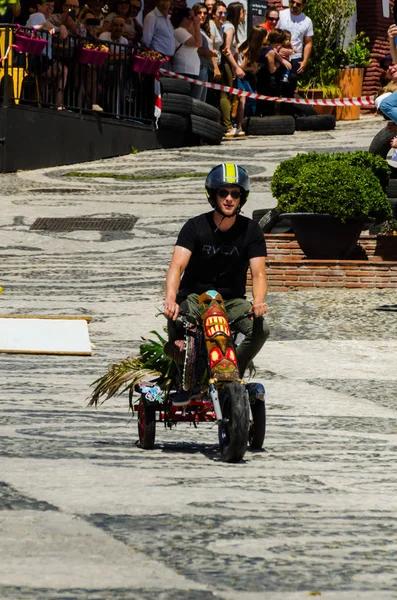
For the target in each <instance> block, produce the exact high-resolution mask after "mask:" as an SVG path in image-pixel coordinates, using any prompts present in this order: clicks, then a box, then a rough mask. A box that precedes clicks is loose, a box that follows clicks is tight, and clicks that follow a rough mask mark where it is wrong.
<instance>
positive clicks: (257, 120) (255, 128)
mask: <svg viewBox="0 0 397 600" xmlns="http://www.w3.org/2000/svg"><path fill="white" fill-rule="evenodd" d="M294 132H295V119H294V117H291V116H290V115H285V116H283V117H249V118H248V119H247V123H246V133H248V135H292V134H293V133H294Z"/></svg>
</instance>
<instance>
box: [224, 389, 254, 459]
mask: <svg viewBox="0 0 397 600" xmlns="http://www.w3.org/2000/svg"><path fill="white" fill-rule="evenodd" d="M221 407H222V422H221V423H219V425H218V433H219V448H220V451H221V457H222V460H223V461H224V462H228V463H236V462H239V461H240V460H242V459H243V458H244V454H245V451H246V449H247V443H248V431H249V406H248V399H247V395H246V392H245V387H244V386H242V385H241V383H237V382H232V383H229V384H227V385H226V386H225V388H224V390H223V394H222V399H221Z"/></svg>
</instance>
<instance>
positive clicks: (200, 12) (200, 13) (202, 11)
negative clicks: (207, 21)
mask: <svg viewBox="0 0 397 600" xmlns="http://www.w3.org/2000/svg"><path fill="white" fill-rule="evenodd" d="M198 14H199V15H208V13H207V11H206V10H199V11H198Z"/></svg>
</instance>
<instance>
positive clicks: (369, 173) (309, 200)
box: [271, 151, 391, 221]
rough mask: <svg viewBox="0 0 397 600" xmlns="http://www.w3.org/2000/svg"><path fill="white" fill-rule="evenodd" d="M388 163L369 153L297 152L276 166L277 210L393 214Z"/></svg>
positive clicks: (343, 214)
mask: <svg viewBox="0 0 397 600" xmlns="http://www.w3.org/2000/svg"><path fill="white" fill-rule="evenodd" d="M389 173H390V171H389V166H388V164H387V162H386V161H385V160H384V159H383V158H381V157H380V156H375V155H373V154H370V153H369V152H362V151H359V152H351V153H344V152H338V153H334V154H319V153H316V152H311V153H309V154H298V155H297V156H295V157H294V158H291V159H289V160H286V161H284V162H282V163H281V164H280V165H279V166H278V167H277V169H276V171H275V173H274V176H273V180H272V184H271V190H272V193H273V195H274V196H275V197H276V198H277V199H278V206H277V211H278V212H279V213H282V212H318V213H328V214H331V215H333V216H336V217H340V218H341V219H342V220H346V219H347V218H348V217H375V218H376V219H377V220H381V221H383V220H385V219H387V218H389V217H390V216H391V208H390V202H389V200H388V198H387V196H386V194H385V190H386V187H387V184H388V181H389Z"/></svg>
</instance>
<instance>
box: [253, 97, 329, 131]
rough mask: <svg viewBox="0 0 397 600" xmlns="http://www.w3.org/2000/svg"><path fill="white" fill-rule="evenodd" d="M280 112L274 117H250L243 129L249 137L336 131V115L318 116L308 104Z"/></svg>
mask: <svg viewBox="0 0 397 600" xmlns="http://www.w3.org/2000/svg"><path fill="white" fill-rule="evenodd" d="M280 112H281V113H282V114H280V115H277V116H273V117H248V118H246V119H244V122H243V129H244V131H245V132H246V133H247V135H292V134H293V133H295V131H329V130H330V129H335V124H336V118H335V116H334V115H318V114H317V113H316V111H315V110H314V108H313V107H312V106H310V105H308V104H302V105H301V104H286V105H285V106H284V105H283V108H281V109H280Z"/></svg>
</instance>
